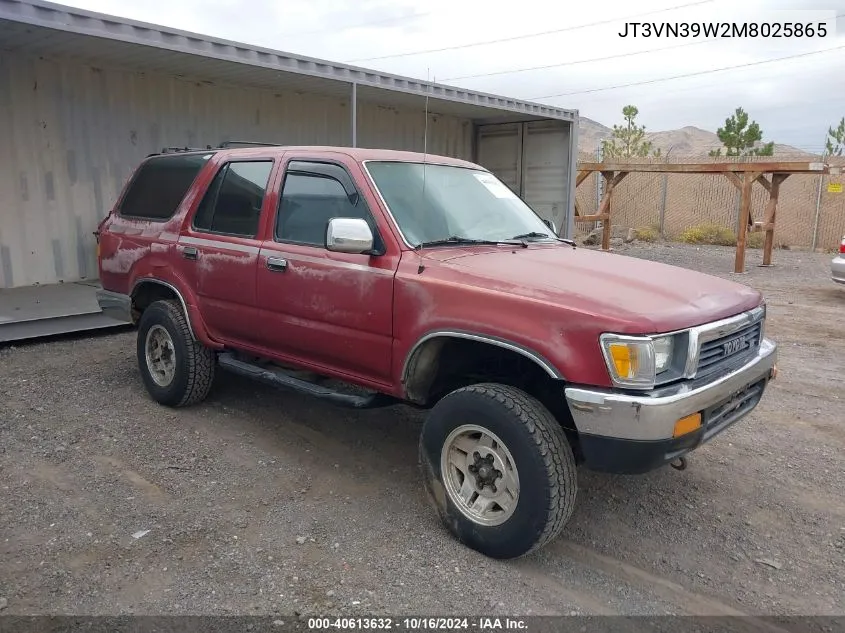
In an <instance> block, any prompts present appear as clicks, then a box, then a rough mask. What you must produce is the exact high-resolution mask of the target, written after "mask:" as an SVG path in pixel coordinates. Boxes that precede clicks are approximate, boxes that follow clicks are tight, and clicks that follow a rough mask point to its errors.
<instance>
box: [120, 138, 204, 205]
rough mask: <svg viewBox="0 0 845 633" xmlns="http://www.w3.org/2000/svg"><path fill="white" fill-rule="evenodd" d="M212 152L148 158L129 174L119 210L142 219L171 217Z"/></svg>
mask: <svg viewBox="0 0 845 633" xmlns="http://www.w3.org/2000/svg"><path fill="white" fill-rule="evenodd" d="M211 156H212V154H189V155H184V154H183V155H178V154H174V155H169V156H157V157H155V158H150V159H148V160H147V161H145V162H144V163H143V164H142V165H141V166H140V167H139V168H138V170H137V171H136V172H135V175H134V176H133V177H132V181H131V182H130V183H129V187H128V188H127V190H126V193H125V194H124V196H123V199H122V200H121V201H120V206H119V207H118V210H117V212H118V214H119V215H121V216H123V217H127V218H139V219H142V220H157V221H163V220H168V219H170V218H171V217H173V214H174V213H176V209H178V208H179V203H181V202H182V198H184V197H185V194H186V193H187V192H188V189H190V188H191V185H192V184H193V182H194V180H195V179H196V177H197V175H198V174H199V172H200V170H201V169H202V168H203V167H205V164H206V163H207V162H208V159H209V158H211Z"/></svg>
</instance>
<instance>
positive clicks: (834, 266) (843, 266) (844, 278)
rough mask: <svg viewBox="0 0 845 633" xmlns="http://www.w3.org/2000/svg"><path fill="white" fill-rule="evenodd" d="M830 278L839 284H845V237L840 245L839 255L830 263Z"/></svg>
mask: <svg viewBox="0 0 845 633" xmlns="http://www.w3.org/2000/svg"><path fill="white" fill-rule="evenodd" d="M830 278H831V279H833V281H835V282H836V283H838V284H845V237H843V238H842V242H841V243H840V244H839V255H837V256H836V257H834V258H833V261H831V262H830Z"/></svg>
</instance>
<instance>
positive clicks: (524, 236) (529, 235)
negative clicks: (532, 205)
mask: <svg viewBox="0 0 845 633" xmlns="http://www.w3.org/2000/svg"><path fill="white" fill-rule="evenodd" d="M536 237H551V236H550V235H549V234H548V233H538V232H537V231H531V232H530V233H521V234H519V235H514V236H513V237H512V238H511V239H512V240H526V239H529V238H536Z"/></svg>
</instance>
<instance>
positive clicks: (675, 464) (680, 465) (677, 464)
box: [669, 456, 687, 470]
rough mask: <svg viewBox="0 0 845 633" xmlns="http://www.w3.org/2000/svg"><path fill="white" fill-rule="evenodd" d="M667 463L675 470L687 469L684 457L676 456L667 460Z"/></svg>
mask: <svg viewBox="0 0 845 633" xmlns="http://www.w3.org/2000/svg"><path fill="white" fill-rule="evenodd" d="M669 465H670V466H671V467H672V468H674V469H675V470H686V469H687V458H686V457H683V456H681V457H678V458H676V459H673V460H672V461H671V462H669Z"/></svg>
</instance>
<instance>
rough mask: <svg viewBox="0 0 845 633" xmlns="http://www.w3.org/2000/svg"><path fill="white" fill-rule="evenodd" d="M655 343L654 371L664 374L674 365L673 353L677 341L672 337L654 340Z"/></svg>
mask: <svg viewBox="0 0 845 633" xmlns="http://www.w3.org/2000/svg"><path fill="white" fill-rule="evenodd" d="M652 342H653V343H654V370H655V372H654V373H656V374H662V373H663V372H664V371H666V370H667V369H669V365H671V364H672V352H674V350H675V339H674V337H672V336H661V337H660V338H655V339H652Z"/></svg>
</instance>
